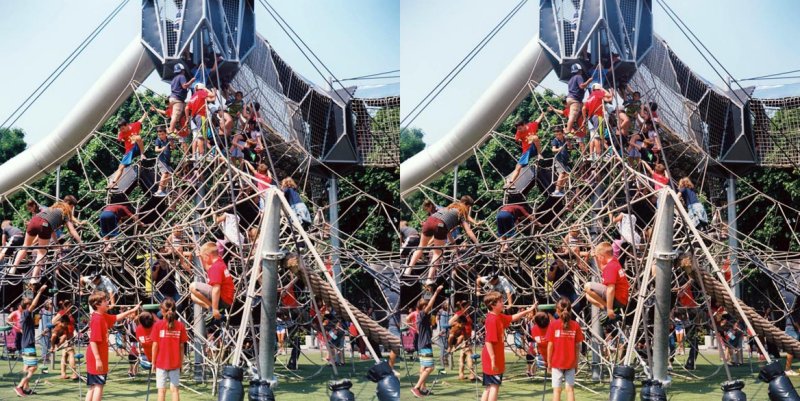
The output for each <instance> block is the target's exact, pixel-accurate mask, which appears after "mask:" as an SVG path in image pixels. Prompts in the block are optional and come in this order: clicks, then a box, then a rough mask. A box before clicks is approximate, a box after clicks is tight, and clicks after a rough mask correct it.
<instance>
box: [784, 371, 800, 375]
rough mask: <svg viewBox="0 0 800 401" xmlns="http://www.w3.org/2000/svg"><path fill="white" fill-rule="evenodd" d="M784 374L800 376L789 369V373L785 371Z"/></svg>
mask: <svg viewBox="0 0 800 401" xmlns="http://www.w3.org/2000/svg"><path fill="white" fill-rule="evenodd" d="M783 373H786V376H800V373H797V372H795V371H794V370H792V369H789V370H787V371H785V372H783Z"/></svg>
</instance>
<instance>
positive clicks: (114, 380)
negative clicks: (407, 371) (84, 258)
mask: <svg viewBox="0 0 800 401" xmlns="http://www.w3.org/2000/svg"><path fill="white" fill-rule="evenodd" d="M305 355H306V356H308V358H310V359H311V361H313V362H314V363H317V364H320V363H322V361H321V358H320V354H319V352H318V351H310V352H307V353H306V354H305ZM348 355H349V354H348ZM113 358H114V357H113V356H112V361H111V362H112V364H113V363H114V362H115V361H116V360H115V359H113ZM278 358H279V360H281V361H283V362H285V361H286V356H279V357H278ZM311 361H309V360H308V359H304V358H303V357H302V356H301V358H300V366H299V367H300V369H299V370H297V371H295V372H293V373H294V374H297V375H299V376H301V377H300V378H297V377H293V378H290V377H288V376H285V377H280V378H279V383H278V388H277V390H276V391H275V395H276V398H277V399H278V400H281V401H293V400H298V401H299V400H302V401H312V400H328V398H329V396H330V395H329V391H328V389H327V383H328V381H329V380H331V379H333V373H332V370H331V367H330V366H328V367H325V368H323V370H322V372H321V373H320V374H319V375H316V376H314V377H312V378H308V379H305V378H304V377H310V376H312V375H313V374H314V373H316V372H317V371H318V370H319V366H318V365H313V364H312V362H311ZM371 365H372V363H371V362H370V361H366V362H362V361H356V362H355V369H354V368H353V367H352V366H351V365H350V361H349V359H348V365H347V366H343V367H340V368H339V378H349V379H350V380H352V382H353V388H352V389H351V391H352V392H353V393H355V395H356V399H358V400H369V399H371V398H372V397H373V396H374V395H375V383H373V382H371V381H369V380H367V379H365V378H364V375H365V374H366V373H367V370H368V369H369V367H370V366H371ZM281 366H282V365H281ZM281 366H278V367H276V373H278V374H280V375H290V374H291V373H290V372H289V371H287V370H285V369H284V368H282V367H281ZM41 368H42V365H41V364H40V365H39V371H37V373H36V375H34V379H33V380H36V379H37V378H39V386H38V388H37V389H36V392H37V393H38V395H36V396H34V397H31V398H29V399H33V400H46V401H49V400H52V401H56V400H58V401H66V400H78V384H77V383H76V382H72V381H69V380H61V379H60V378H59V376H60V371H59V367H58V365H56V368H55V369H53V368H52V367H51V368H50V373H49V374H40V373H41ZM21 369H22V363H21V362H18V363H17V364H16V365H15V366H14V372H13V373H9V368H8V361H6V360H0V401H2V400H12V399H17V398H18V397H17V395H16V393H15V392H14V388H13V387H14V386H15V385H16V384H17V383H18V382H19V380H20V378H21V377H22V376H21V373H20V370H21ZM81 369H82V372H83V373H84V374H85V366H81ZM354 370H355V371H354ZM245 379H246V380H247V377H245ZM33 380H32V381H31V386H33V383H32V382H33ZM109 380H110V382H109V383H108V384H107V385H106V386H105V391H104V394H103V397H104V399H109V400H137V401H139V400H144V399H145V396H146V394H147V374H146V373H145V374H142V373H139V376H138V377H137V378H135V379H129V378H128V376H127V361H120V362H119V364H117V365H115V366H114V367H112V371H111V374H110V375H109ZM181 383H182V384H185V385H186V386H187V387H189V388H191V389H193V390H196V391H199V392H200V393H202V394H201V395H197V394H195V393H193V392H192V391H190V390H187V389H186V388H183V387H182V388H181V401H194V400H203V401H206V400H216V399H217V398H216V395H215V396H212V395H211V387H212V386H211V384H210V383H207V384H194V382H193V381H192V379H191V374H190V373H189V374H187V373H186V372H184V374H183V375H182V376H181ZM81 395H82V396H84V397H85V396H86V385H85V383H81ZM409 396H410V394H409ZM412 398H413V397H412ZM150 399H151V400H153V401H155V400H156V389H155V374H154V377H153V382H152V383H151V390H150ZM246 399H247V386H246V384H245V400H246ZM404 399H405V398H404ZM167 400H169V395H167Z"/></svg>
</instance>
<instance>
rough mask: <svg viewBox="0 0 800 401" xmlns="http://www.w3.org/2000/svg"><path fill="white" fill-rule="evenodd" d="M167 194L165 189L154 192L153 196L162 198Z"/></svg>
mask: <svg viewBox="0 0 800 401" xmlns="http://www.w3.org/2000/svg"><path fill="white" fill-rule="evenodd" d="M168 194H169V193H168V192H167V191H158V192H156V193H154V194H153V196H157V197H159V198H163V197H165V196H167V195H168Z"/></svg>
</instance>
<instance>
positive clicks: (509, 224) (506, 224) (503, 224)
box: [496, 210, 516, 237]
mask: <svg viewBox="0 0 800 401" xmlns="http://www.w3.org/2000/svg"><path fill="white" fill-rule="evenodd" d="M496 219H497V235H498V236H500V237H513V236H514V234H516V232H514V224H515V220H516V219H515V218H514V215H513V214H511V212H507V211H505V210H501V211H500V212H498V213H497V218H496Z"/></svg>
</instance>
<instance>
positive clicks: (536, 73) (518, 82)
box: [400, 38, 553, 197]
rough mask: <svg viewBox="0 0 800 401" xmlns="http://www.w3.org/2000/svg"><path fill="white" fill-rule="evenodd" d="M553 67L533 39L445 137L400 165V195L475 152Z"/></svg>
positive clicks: (537, 40) (411, 191) (537, 41)
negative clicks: (488, 134)
mask: <svg viewBox="0 0 800 401" xmlns="http://www.w3.org/2000/svg"><path fill="white" fill-rule="evenodd" d="M552 69H553V67H552V64H551V63H550V60H549V59H548V58H547V55H546V52H545V50H544V48H542V46H541V45H540V44H539V39H538V38H533V39H532V40H531V41H530V42H529V43H528V44H527V45H526V46H525V48H523V49H522V51H521V52H520V53H519V54H518V55H517V56H516V57H515V58H514V60H513V61H512V62H511V64H509V65H508V67H506V69H505V70H503V72H502V73H501V74H500V76H499V77H498V78H497V79H496V80H495V81H494V82H493V83H492V85H491V86H490V87H489V88H488V89H487V90H486V92H484V93H483V95H481V97H480V98H479V99H478V101H477V102H475V105H473V106H472V108H470V109H469V111H468V112H467V114H466V115H465V116H464V118H462V119H461V121H459V122H458V124H456V126H455V127H453V129H451V130H450V132H449V133H448V134H447V135H446V136H445V137H444V138H442V139H440V140H439V141H437V142H436V143H434V144H432V145H430V146H428V147H427V148H425V149H424V150H423V151H422V152H419V153H417V154H416V155H414V156H413V157H412V158H410V159H408V160H406V161H405V162H403V164H402V165H401V166H400V196H403V197H405V196H407V195H409V194H411V193H413V192H414V191H415V190H416V189H417V188H418V187H419V186H420V185H424V184H426V183H428V182H430V181H432V180H434V179H436V178H437V177H439V176H440V175H441V174H442V173H444V172H445V171H447V170H449V169H450V168H452V167H453V166H455V165H457V164H458V163H461V162H462V161H464V160H466V159H467V158H468V157H469V156H471V155H472V153H471V152H470V149H472V148H473V147H474V146H475V145H476V144H478V143H479V142H480V141H481V140H482V139H483V138H484V137H485V136H486V134H487V133H488V132H490V131H492V130H494V129H495V128H496V127H497V126H498V125H500V123H501V122H502V121H503V120H504V119H505V118H506V116H508V115H509V114H510V113H511V111H513V110H514V108H516V107H517V106H518V105H519V103H520V102H521V101H522V99H524V98H525V97H526V96H528V95H529V94H530V90H529V89H528V88H527V87H526V84H527V83H528V82H531V83H533V84H534V85H536V84H538V83H539V82H541V81H542V80H543V79H544V78H545V77H546V76H547V74H549V73H550V71H551V70H552Z"/></svg>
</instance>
